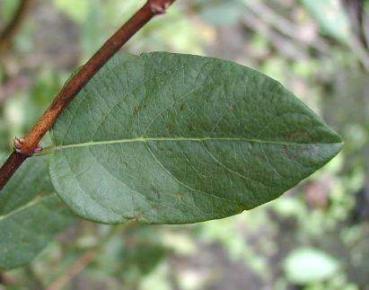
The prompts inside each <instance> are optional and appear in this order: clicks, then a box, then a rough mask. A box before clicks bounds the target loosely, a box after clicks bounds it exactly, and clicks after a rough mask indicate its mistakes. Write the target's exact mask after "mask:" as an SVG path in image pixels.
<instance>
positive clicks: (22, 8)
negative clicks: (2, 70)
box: [0, 0, 34, 55]
mask: <svg viewBox="0 0 369 290" xmlns="http://www.w3.org/2000/svg"><path fill="white" fill-rule="evenodd" d="M33 2H34V0H22V1H21V2H20V4H19V6H18V9H17V11H16V12H15V14H14V17H13V19H12V20H11V21H10V22H9V24H8V25H7V26H6V27H5V29H4V30H3V32H2V33H1V34H0V55H1V54H5V53H6V52H7V51H8V50H9V49H10V48H11V46H12V43H13V39H14V37H15V35H16V34H17V33H18V31H19V29H20V27H21V26H22V23H23V21H24V19H25V16H26V14H27V12H28V10H29V9H30V8H31V6H32V5H33Z"/></svg>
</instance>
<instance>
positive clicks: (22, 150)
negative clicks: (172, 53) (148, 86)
mask: <svg viewBox="0 0 369 290" xmlns="http://www.w3.org/2000/svg"><path fill="white" fill-rule="evenodd" d="M174 1H175V0H148V1H147V2H146V4H145V5H144V6H143V7H142V8H141V9H140V10H139V11H137V12H136V13H135V15H133V17H132V18H131V19H130V20H128V21H127V22H126V23H125V24H124V25H123V26H122V27H121V28H120V29H119V30H118V31H117V32H116V33H115V34H114V35H113V36H112V37H111V38H109V39H108V40H107V41H106V42H105V44H104V45H103V46H102V47H101V48H100V49H99V50H98V51H97V53H96V54H95V55H94V56H92V58H91V59H90V60H89V61H88V62H87V63H86V64H85V65H84V66H82V67H81V69H80V70H79V71H78V72H77V73H76V74H75V75H74V76H73V77H72V78H71V79H70V80H69V81H68V82H67V83H66V84H65V86H64V87H63V89H62V90H61V91H60V92H59V94H58V95H57V96H56V97H55V99H54V101H53V103H52V104H51V105H50V107H49V108H48V109H47V110H46V112H45V113H44V114H43V115H42V116H41V118H40V119H39V120H38V122H37V123H36V125H35V126H34V127H33V128H32V130H31V132H30V133H29V134H28V135H26V136H25V138H21V139H16V142H15V148H16V150H14V151H13V153H12V154H11V155H10V156H9V157H8V159H7V161H6V162H5V164H4V165H3V166H2V167H1V168H0V190H1V189H2V188H3V187H4V186H5V184H6V183H7V182H8V181H9V179H10V178H11V177H12V176H13V174H14V173H15V172H16V171H17V169H18V168H19V167H20V166H21V165H22V164H23V162H24V161H25V160H26V159H27V158H28V157H30V156H32V155H33V154H34V152H35V150H37V148H38V146H39V145H38V144H39V142H40V141H41V139H42V137H43V136H44V135H45V134H46V133H47V131H49V130H50V129H51V128H52V126H53V125H54V124H55V122H56V120H57V119H58V117H59V116H60V114H61V113H62V112H63V111H64V109H65V108H66V107H67V106H68V105H69V104H70V102H71V101H72V100H73V99H74V97H75V96H76V95H77V94H78V93H79V92H80V91H81V90H82V88H83V87H84V86H86V85H87V83H88V82H89V81H90V80H91V79H92V77H93V76H94V75H95V74H96V73H97V72H98V71H99V70H100V68H101V67H103V66H104V64H106V63H107V61H108V60H109V59H110V58H111V57H112V56H113V55H114V54H115V53H117V52H118V51H119V50H120V48H121V47H122V46H123V45H124V44H125V43H126V42H127V41H128V40H129V39H130V38H131V37H132V36H133V35H135V34H136V33H137V32H138V31H139V30H140V29H141V28H142V27H143V26H145V25H146V24H147V23H148V22H149V21H150V20H151V19H152V18H153V17H155V16H156V15H160V14H163V13H165V11H166V9H167V8H168V7H169V6H170V5H171V4H172V3H173V2H174Z"/></svg>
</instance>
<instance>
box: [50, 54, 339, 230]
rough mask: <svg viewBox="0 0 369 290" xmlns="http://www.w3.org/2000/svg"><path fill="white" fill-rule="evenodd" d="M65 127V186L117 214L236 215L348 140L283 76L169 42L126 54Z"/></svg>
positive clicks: (80, 209) (170, 219)
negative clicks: (181, 51) (171, 49)
mask: <svg viewBox="0 0 369 290" xmlns="http://www.w3.org/2000/svg"><path fill="white" fill-rule="evenodd" d="M76 124H77V125H76ZM123 128H124V129H123ZM53 133H54V142H55V144H56V147H55V148H54V151H53V154H52V156H51V163H50V164H51V165H50V173H51V177H52V181H53V184H54V186H55V187H56V189H57V192H58V193H59V195H60V196H61V197H62V198H63V199H64V201H65V202H66V203H67V204H68V205H69V206H71V208H72V209H73V210H74V211H75V212H77V213H78V214H80V215H82V216H83V217H85V218H88V219H92V220H96V221H100V222H106V223H117V222H123V221H125V220H127V219H138V220H141V221H145V222H148V223H187V222H196V221H202V220H208V219H214V218H221V217H226V216H229V215H232V214H235V213H238V212H240V211H242V210H244V209H250V208H253V207H256V206H258V205H260V204H263V203H265V202H268V201H270V200H272V199H274V198H276V197H278V196H279V195H280V194H282V193H283V192H284V191H286V190H287V189H289V188H290V187H291V186H293V185H295V184H297V183H298V182H299V181H300V180H301V179H303V178H305V177H307V176H308V175H310V174H311V173H312V172H314V171H315V170H316V169H317V168H319V167H321V166H322V165H324V164H325V163H326V162H327V161H328V160H329V159H331V158H332V157H333V156H334V155H335V154H337V152H338V151H339V150H340V148H341V146H342V145H341V140H340V138H339V136H338V135H337V134H335V133H334V132H333V131H331V130H330V129H329V128H328V127H327V126H326V125H325V124H324V123H323V122H322V121H321V120H320V119H319V118H318V117H317V116H316V115H315V114H314V113H313V112H312V111H311V110H310V109H308V108H307V107H306V106H305V105H304V104H303V103H302V102H301V101H299V100H298V99H297V98H296V97H294V96H293V95H292V94H291V93H289V92H288V91H287V90H285V89H284V88H283V87H282V86H281V85H280V84H279V83H277V82H276V81H274V80H271V79H270V78H268V77H266V76H264V75H262V74H260V73H258V72H256V71H254V70H252V69H248V68H245V67H243V66H240V65H237V64H234V63H231V62H225V61H220V60H217V59H211V58H203V57H196V56H189V55H177V54H169V53H151V54H145V55H142V56H140V57H137V56H128V55H124V56H117V57H115V58H114V59H113V60H112V61H111V62H110V63H109V64H108V65H107V66H106V67H104V68H103V70H102V71H101V72H99V73H98V75H97V76H96V77H95V78H94V79H93V80H92V81H91V83H89V85H88V86H87V87H86V88H85V89H84V90H83V91H82V92H81V93H80V95H79V96H78V98H76V102H73V103H72V104H71V106H70V107H69V108H68V109H67V111H66V112H65V113H64V114H63V115H62V117H61V119H60V120H59V121H58V122H57V124H56V126H55V129H54V132H53ZM72 189H73V190H72ZM71 192H73V194H68V193H71Z"/></svg>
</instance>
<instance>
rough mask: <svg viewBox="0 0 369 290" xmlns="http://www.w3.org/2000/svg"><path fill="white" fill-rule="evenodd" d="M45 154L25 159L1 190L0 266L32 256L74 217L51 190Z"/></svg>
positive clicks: (20, 262)
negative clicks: (41, 195)
mask: <svg viewBox="0 0 369 290" xmlns="http://www.w3.org/2000/svg"><path fill="white" fill-rule="evenodd" d="M47 161H48V160H47V158H45V157H37V158H30V159H28V160H27V161H26V162H25V164H24V166H22V167H21V168H20V169H19V170H18V171H17V173H16V175H15V176H14V177H13V178H12V179H11V180H10V182H9V183H8V184H7V185H6V187H5V188H4V189H3V190H2V191H1V192H0V269H12V268H16V267H20V266H23V265H25V264H27V263H29V262H31V261H32V260H33V258H35V257H36V256H37V255H38V254H39V253H40V252H41V250H42V249H43V248H45V247H46V245H47V243H48V242H49V241H50V240H51V239H52V238H53V236H54V235H55V234H56V233H58V232H60V231H62V230H64V229H65V228H66V227H67V226H69V225H70V224H71V223H72V222H73V220H74V219H75V218H74V215H73V214H72V213H71V211H70V210H69V209H68V208H67V207H66V206H65V205H64V203H63V202H62V201H61V200H60V198H59V197H58V196H57V195H56V194H53V195H47V196H43V197H40V196H39V194H50V193H52V192H53V191H54V189H53V187H52V184H51V183H50V179H49V175H48V162H47Z"/></svg>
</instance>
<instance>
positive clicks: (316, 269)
mask: <svg viewBox="0 0 369 290" xmlns="http://www.w3.org/2000/svg"><path fill="white" fill-rule="evenodd" d="M284 268H285V272H286V275H287V277H288V279H289V281H291V282H293V283H297V284H308V283H313V282H319V281H322V280H325V279H328V278H330V277H332V276H333V275H334V274H335V273H336V272H337V270H338V269H339V264H338V262H337V261H336V259H334V258H332V257H331V256H329V255H327V254H326V253H324V252H321V251H319V250H316V249H310V248H301V249H297V250H295V251H293V252H292V253H291V254H290V255H289V256H288V258H287V259H286V261H285V264H284Z"/></svg>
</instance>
